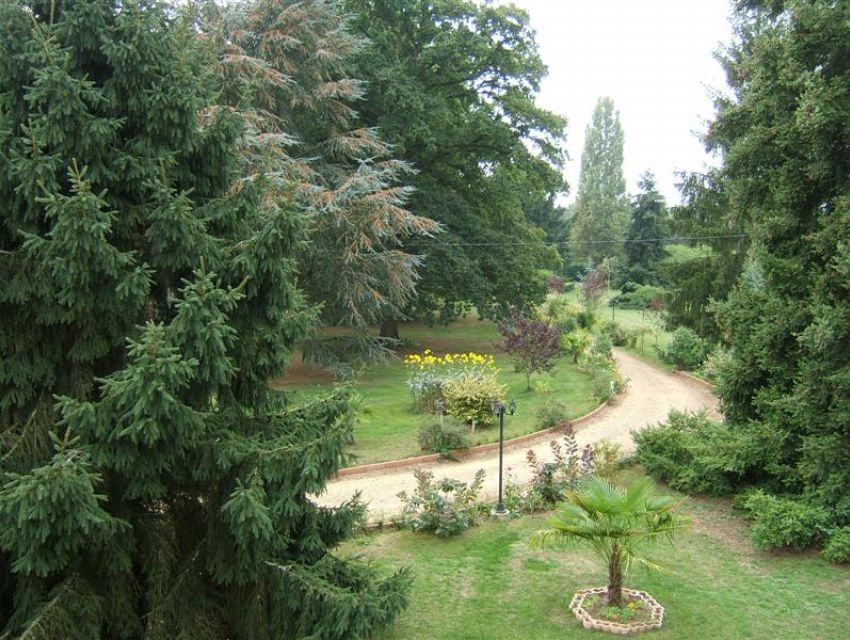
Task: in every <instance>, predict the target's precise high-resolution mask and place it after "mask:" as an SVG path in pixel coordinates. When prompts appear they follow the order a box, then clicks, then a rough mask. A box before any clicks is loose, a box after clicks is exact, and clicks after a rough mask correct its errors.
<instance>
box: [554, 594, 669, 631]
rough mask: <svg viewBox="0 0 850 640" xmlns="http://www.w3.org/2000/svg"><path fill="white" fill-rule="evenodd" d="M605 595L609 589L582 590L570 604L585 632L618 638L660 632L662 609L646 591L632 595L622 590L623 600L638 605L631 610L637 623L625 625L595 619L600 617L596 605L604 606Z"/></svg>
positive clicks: (629, 622)
mask: <svg viewBox="0 0 850 640" xmlns="http://www.w3.org/2000/svg"><path fill="white" fill-rule="evenodd" d="M607 595H608V589H606V588H605V587H597V588H595V589H582V590H581V591H577V592H576V594H575V595H574V596H573V599H572V602H570V611H572V612H573V613H574V614H575V616H576V618H578V620H579V621H580V622H581V623H582V625H583V626H584V628H585V629H596V630H597V631H607V632H608V633H613V634H615V635H620V636H628V635H632V634H635V633H640V632H642V631H651V630H653V629H660V628H661V624H662V623H663V622H664V607H662V606H661V605H660V604H658V602H657V601H656V600H655V599H654V598H653V597H652V596H650V595H649V594H648V593H646V591H633V590H632V589H623V596H624V598H625V599H626V600H628V601H630V602H636V603H640V604H639V605H637V606H635V607H632V609H633V610H634V611H636V616H635V617H636V619H635V620H631V621H628V622H618V621H614V620H605V619H603V618H598V617H594V615H599V614H598V613H596V612H597V611H599V609H600V607H599V606H598V604H599V602H600V601H602V603H603V604H604V603H605V601H606V597H607Z"/></svg>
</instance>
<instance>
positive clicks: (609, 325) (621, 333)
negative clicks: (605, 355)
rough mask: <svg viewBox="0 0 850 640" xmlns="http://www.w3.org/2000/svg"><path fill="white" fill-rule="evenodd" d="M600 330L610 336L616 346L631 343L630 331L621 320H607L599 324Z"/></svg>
mask: <svg viewBox="0 0 850 640" xmlns="http://www.w3.org/2000/svg"><path fill="white" fill-rule="evenodd" d="M599 330H600V331H601V332H602V333H604V334H605V335H606V336H608V339H609V340H610V341H611V344H612V345H614V346H615V347H623V346H626V345H627V344H628V343H629V333H630V332H629V331H628V329H626V328H625V327H623V326H622V325H621V324H620V323H619V322H615V321H614V320H606V321H605V322H603V323H601V324H600V325H599Z"/></svg>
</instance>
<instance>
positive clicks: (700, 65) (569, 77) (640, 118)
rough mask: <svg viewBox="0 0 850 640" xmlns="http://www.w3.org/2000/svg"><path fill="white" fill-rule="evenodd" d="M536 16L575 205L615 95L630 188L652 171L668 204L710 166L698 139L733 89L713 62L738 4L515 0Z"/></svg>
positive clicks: (547, 103) (546, 100)
mask: <svg viewBox="0 0 850 640" xmlns="http://www.w3.org/2000/svg"><path fill="white" fill-rule="evenodd" d="M512 2H513V4H515V5H517V6H520V7H522V8H524V9H525V10H527V11H528V12H529V15H530V16H531V25H532V27H533V28H534V29H535V30H536V31H537V43H538V45H539V48H540V53H541V55H542V56H543V60H544V62H545V63H546V64H547V66H548V67H549V76H548V77H547V78H546V79H545V80H544V83H543V86H542V88H541V93H540V99H539V104H540V105H541V106H543V107H545V108H547V109H550V110H552V111H555V112H557V113H559V114H561V115H563V116H566V117H567V119H568V121H569V123H568V128H567V148H568V150H569V154H570V160H569V162H568V164H567V169H566V176H567V180H568V181H569V183H570V191H571V193H570V197H569V201H572V200H574V199H575V193H576V191H577V189H578V178H579V167H580V163H581V150H582V146H583V145H584V130H585V127H586V126H587V123H588V122H589V121H590V117H591V114H592V112H593V106H594V105H595V103H596V100H597V98H598V97H600V96H610V97H611V98H612V99H613V100H614V105H615V106H616V107H617V109H619V111H620V122H621V123H622V125H623V130H624V132H625V154H624V155H625V162H624V173H625V177H626V188H627V189H628V191H629V192H630V193H633V192H635V191H636V190H637V181H638V177H639V176H640V175H641V174H642V173H643V172H644V171H646V170H650V171H652V172H653V173H654V174H655V176H656V178H657V180H658V185H659V189H660V190H661V192H662V193H663V194H664V195H665V197H666V198H667V200H668V203H670V204H672V203H676V202H678V201H679V197H678V191H677V190H676V188H675V186H674V185H675V182H676V178H675V175H674V172H676V171H679V170H689V171H696V170H700V169H702V168H704V167H705V165H706V163H708V162H710V158H709V156H708V155H707V154H706V153H705V151H704V149H703V146H702V143H701V142H699V140H698V138H697V137H696V136H695V135H694V132H701V131H704V130H705V122H706V121H707V120H708V119H710V118H711V116H712V114H713V107H712V103H711V99H710V97H709V95H708V89H709V88H712V89H720V90H725V89H726V82H725V78H724V74H723V71H722V70H721V68H720V65H719V64H718V62H717V61H716V60H715V59H714V56H713V54H714V52H715V51H716V50H717V48H718V47H719V46H720V45H721V44H725V43H728V42H729V39H730V35H731V28H730V26H729V23H728V16H729V13H730V11H729V0H512Z"/></svg>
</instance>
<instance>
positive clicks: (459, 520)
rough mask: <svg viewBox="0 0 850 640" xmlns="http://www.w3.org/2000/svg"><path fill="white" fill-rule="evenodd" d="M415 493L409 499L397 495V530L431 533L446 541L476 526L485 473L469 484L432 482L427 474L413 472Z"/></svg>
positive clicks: (448, 479)
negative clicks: (400, 509) (400, 508)
mask: <svg viewBox="0 0 850 640" xmlns="http://www.w3.org/2000/svg"><path fill="white" fill-rule="evenodd" d="M413 475H414V476H416V489H414V491H413V495H411V496H408V495H407V492H405V491H402V492H401V493H399V494H398V497H399V499H400V500H401V501H402V503H403V505H404V506H403V508H402V512H401V516H400V517H399V519H398V520H397V524H398V526H400V527H401V528H403V529H410V530H412V531H423V532H430V533H433V534H434V535H436V536H438V537H440V538H448V537H449V536H454V535H457V534H458V533H460V532H462V531H465V530H466V529H469V528H470V527H471V526H472V525H474V524H475V518H476V516H477V515H478V513H479V511H480V507H479V506H478V503H477V502H476V500H477V498H478V494H479V493H480V491H481V486H482V485H483V484H484V470H483V469H479V470H478V473H476V474H475V479H474V480H473V481H472V484H470V485H468V486H467V484H466V483H464V482H460V481H459V480H453V479H451V478H443V479H442V480H439V481H437V482H435V481H434V474H433V473H432V472H430V471H422V470H418V471H414V473H413Z"/></svg>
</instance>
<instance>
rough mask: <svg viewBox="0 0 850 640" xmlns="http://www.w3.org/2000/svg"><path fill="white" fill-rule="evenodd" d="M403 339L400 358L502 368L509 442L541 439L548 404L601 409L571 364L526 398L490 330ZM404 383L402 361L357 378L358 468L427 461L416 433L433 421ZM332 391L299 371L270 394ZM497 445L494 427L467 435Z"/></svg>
mask: <svg viewBox="0 0 850 640" xmlns="http://www.w3.org/2000/svg"><path fill="white" fill-rule="evenodd" d="M401 336H402V338H403V340H404V341H405V344H406V347H405V349H404V350H403V352H402V353H413V352H417V351H422V350H424V349H432V350H433V351H434V352H435V353H438V354H439V353H445V352H469V351H476V352H478V353H488V354H493V355H494V356H495V358H496V365H497V367H498V368H499V382H500V383H502V384H505V385H506V386H507V387H508V397H509V398H511V399H514V400H516V401H517V405H518V409H517V413H516V415H514V416H509V417H506V419H505V437H506V438H511V437H516V436H520V435H524V434H527V433H532V432H534V431H537V430H538V427H537V424H536V414H537V411H538V410H539V409H540V407H542V406H543V405H544V404H545V403H547V402H551V401H554V400H563V401H565V402H566V403H567V405H568V407H569V411H570V417H573V418H575V417H578V416H581V415H584V414H585V413H588V412H589V411H591V410H592V409H594V408H595V407H596V406H597V405H598V402H596V401H595V400H594V398H593V394H592V390H591V381H590V377H589V376H588V375H587V374H585V373H583V372H581V371H579V370H578V369H577V368H576V367H575V366H574V365H572V364H571V363H570V362H569V361H568V359H567V358H565V359H563V360H561V361H560V362H559V363H558V365H557V367H556V368H555V370H554V371H553V372H552V373H551V374H542V375H534V376H532V385H533V384H534V382H535V381H538V380H540V381H546V382H548V383H549V385H550V387H551V392H549V393H546V394H541V393H538V392H536V391H534V390H532V391H527V390H526V385H525V375H524V374H521V373H515V372H514V371H513V367H512V365H511V362H510V358H508V357H507V356H506V355H505V354H504V353H500V352H499V351H498V348H497V343H498V342H499V340H500V336H499V332H498V330H497V328H496V325H495V324H493V323H492V322H482V321H479V320H475V319H464V320H461V321H459V322H456V323H453V324H451V325H449V326H433V327H429V326H427V325H424V324H421V323H412V324H408V325H403V326H402V327H401ZM406 380H407V370H406V369H405V367H404V365H403V364H402V363H401V362H400V361H398V362H393V363H390V364H382V365H373V366H370V367H368V368H367V369H366V370H365V372H364V373H363V374H362V375H361V376H360V377H358V379H357V381H356V383H355V389H356V390H357V393H358V394H359V395H360V407H359V409H360V411H359V420H358V424H357V426H356V427H355V440H356V442H355V444H354V446H353V447H352V448H351V450H350V451H351V453H353V454H354V455H356V456H357V461H356V464H368V463H372V462H380V461H384V460H397V459H400V458H406V457H410V456H416V455H421V454H422V453H423V452H422V451H421V449H420V447H419V443H418V441H417V436H418V432H419V428H420V426H421V425H422V423H423V421H424V420H426V419H431V420H436V418H435V417H434V416H426V415H423V414H420V413H417V412H415V411H414V408H413V400H412V397H411V396H410V394H409V392H408V390H407V386H406V384H405V381H406ZM332 384H333V381H332V380H331V379H330V378H329V377H327V376H325V375H323V374H322V373H321V372H318V371H316V370H311V369H309V368H307V367H303V366H300V367H299V366H296V367H293V369H292V370H291V371H290V373H289V375H288V376H287V377H286V378H283V379H280V380H277V381H274V382H273V383H272V386H273V387H275V388H279V389H285V390H287V391H289V392H292V393H294V394H295V395H296V396H299V395H300V396H301V397H303V398H304V399H309V398H311V397H314V396H316V395H318V394H321V393H325V392H327V391H329V390H330V388H331V386H332ZM498 437H499V434H498V428H496V427H495V426H490V427H483V428H478V429H476V431H475V432H474V433H471V434H470V443H471V444H472V445H476V444H484V443H487V442H495V441H497V440H498Z"/></svg>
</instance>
